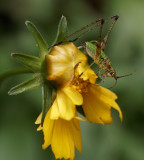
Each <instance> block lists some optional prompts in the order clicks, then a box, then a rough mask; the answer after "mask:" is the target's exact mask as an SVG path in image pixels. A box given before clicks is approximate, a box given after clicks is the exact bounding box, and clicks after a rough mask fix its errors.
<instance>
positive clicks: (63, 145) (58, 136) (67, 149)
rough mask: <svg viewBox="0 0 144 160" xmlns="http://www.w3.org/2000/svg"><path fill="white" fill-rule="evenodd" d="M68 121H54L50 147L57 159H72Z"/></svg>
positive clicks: (72, 144)
mask: <svg viewBox="0 0 144 160" xmlns="http://www.w3.org/2000/svg"><path fill="white" fill-rule="evenodd" d="M70 127H71V125H70V122H69V121H65V120H62V119H58V120H56V121H55V126H54V130H53V136H52V142H51V147H52V150H53V152H54V155H55V157H56V159H57V158H59V159H61V158H65V159H68V158H70V159H72V160H73V159H74V155H75V149H74V141H73V136H72V132H71V128H70Z"/></svg>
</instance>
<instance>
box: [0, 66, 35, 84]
mask: <svg viewBox="0 0 144 160" xmlns="http://www.w3.org/2000/svg"><path fill="white" fill-rule="evenodd" d="M23 73H32V71H31V70H29V69H28V68H18V69H12V70H9V71H6V72H4V73H2V74H0V84H1V83H2V82H3V81H4V80H5V79H7V78H9V77H11V76H14V75H18V74H23Z"/></svg>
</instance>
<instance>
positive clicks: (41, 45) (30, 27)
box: [25, 21, 48, 59]
mask: <svg viewBox="0 0 144 160" xmlns="http://www.w3.org/2000/svg"><path fill="white" fill-rule="evenodd" d="M25 24H26V26H27V28H28V30H29V31H30V32H31V34H32V36H33V37H34V39H35V41H36V42H37V45H38V47H39V52H40V53H39V55H40V58H42V59H44V58H45V55H46V54H48V46H47V44H46V42H45V41H44V39H43V38H42V36H41V34H40V32H39V31H38V29H37V28H36V26H35V25H34V24H33V23H31V22H30V21H26V22H25Z"/></svg>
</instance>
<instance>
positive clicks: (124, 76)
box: [110, 72, 135, 88]
mask: <svg viewBox="0 0 144 160" xmlns="http://www.w3.org/2000/svg"><path fill="white" fill-rule="evenodd" d="M134 74H135V73H134V72H132V73H130V74H126V75H123V76H116V77H115V80H116V81H115V83H114V84H113V86H112V87H110V88H113V87H115V86H116V84H117V79H118V78H122V77H128V76H131V75H134Z"/></svg>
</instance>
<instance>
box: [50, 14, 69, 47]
mask: <svg viewBox="0 0 144 160" xmlns="http://www.w3.org/2000/svg"><path fill="white" fill-rule="evenodd" d="M67 36H68V28H67V20H66V17H64V16H62V17H61V19H60V22H59V25H58V31H57V36H56V39H55V41H54V43H53V45H54V44H56V43H58V42H60V41H62V40H64V39H65V38H66V37H67Z"/></svg>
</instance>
